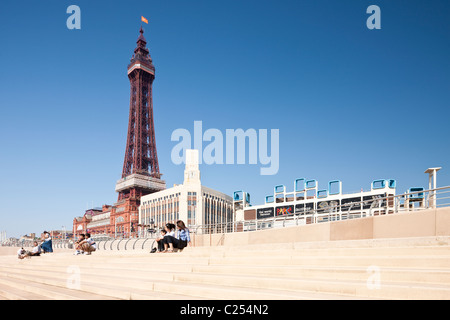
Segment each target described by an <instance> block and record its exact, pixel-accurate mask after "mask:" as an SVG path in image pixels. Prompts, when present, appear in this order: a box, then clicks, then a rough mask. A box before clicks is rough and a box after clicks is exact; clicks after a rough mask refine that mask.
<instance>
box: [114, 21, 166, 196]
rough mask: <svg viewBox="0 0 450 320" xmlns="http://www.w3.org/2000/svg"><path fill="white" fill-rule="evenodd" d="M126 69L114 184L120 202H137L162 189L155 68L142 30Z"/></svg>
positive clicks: (163, 184) (163, 186) (163, 183)
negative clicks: (122, 145) (123, 131)
mask: <svg viewBox="0 0 450 320" xmlns="http://www.w3.org/2000/svg"><path fill="white" fill-rule="evenodd" d="M139 32H140V35H139V38H138V40H137V47H136V49H134V54H133V57H132V58H131V61H130V64H129V65H128V78H129V80H130V114H129V119H128V135H127V144H126V149H125V159H124V162H123V170H122V179H120V180H119V181H118V182H117V184H116V191H117V192H119V201H120V200H124V199H133V200H139V199H140V197H142V196H143V195H146V194H149V193H152V192H155V191H159V190H162V189H165V182H164V181H163V180H161V179H160V178H161V173H160V172H159V165H158V155H157V152H156V143H155V127H154V123H153V95H152V85H153V80H154V79H155V66H154V65H153V62H152V59H151V57H150V54H149V50H148V49H147V47H146V45H147V41H146V40H145V38H144V30H143V29H142V27H141V29H140V30H139Z"/></svg>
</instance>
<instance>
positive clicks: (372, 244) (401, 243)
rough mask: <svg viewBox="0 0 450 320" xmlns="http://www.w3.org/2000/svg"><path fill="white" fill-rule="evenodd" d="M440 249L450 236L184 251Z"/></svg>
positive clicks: (252, 245)
mask: <svg viewBox="0 0 450 320" xmlns="http://www.w3.org/2000/svg"><path fill="white" fill-rule="evenodd" d="M429 246H434V247H439V246H447V247H448V246H450V236H435V237H414V238H389V239H360V240H335V241H313V242H286V243H264V244H248V245H235V246H232V245H224V246H209V245H205V246H197V247H192V246H190V247H187V248H185V249H184V251H189V250H191V249H195V250H205V251H208V250H211V249H213V250H224V251H227V250H260V249H262V250H277V249H280V248H281V247H283V248H286V249H337V248H344V249H346V248H377V247H379V248H394V247H429Z"/></svg>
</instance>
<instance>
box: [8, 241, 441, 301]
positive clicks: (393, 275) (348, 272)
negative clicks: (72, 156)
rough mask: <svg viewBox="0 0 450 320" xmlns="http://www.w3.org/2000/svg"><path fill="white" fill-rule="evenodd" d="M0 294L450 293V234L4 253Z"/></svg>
mask: <svg viewBox="0 0 450 320" xmlns="http://www.w3.org/2000/svg"><path fill="white" fill-rule="evenodd" d="M0 299H14V300H16V299H33V300H37V299H39V300H46V299H59V300H60V299H70V300H72V299H81V300H87V299H89V300H100V299H108V300H110V299H149V300H160V299H163V300H173V299H177V300H178V299H183V300H194V299H213V300H219V299H230V300H291V299H330V300H335V299H450V237H427V238H408V239H406V238H405V239H378V240H351V241H350V240H347V241H327V242H312V243H309V242H299V243H279V244H269V245H247V246H242V247H225V246H216V247H214V246H213V247H208V246H207V247H195V248H194V247H188V248H186V249H185V250H184V251H183V252H177V253H153V254H151V253H148V252H147V251H139V250H131V251H101V250H100V251H97V252H95V253H93V254H92V255H89V256H88V255H77V256H75V255H73V251H67V250H56V251H55V252H54V253H52V254H45V255H43V256H40V257H32V258H30V259H24V260H19V259H17V257H16V256H14V255H5V256H0Z"/></svg>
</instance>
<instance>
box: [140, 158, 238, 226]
mask: <svg viewBox="0 0 450 320" xmlns="http://www.w3.org/2000/svg"><path fill="white" fill-rule="evenodd" d="M177 220H183V221H184V222H185V224H186V226H188V227H189V228H190V229H191V230H192V231H193V232H197V233H202V232H204V231H205V230H203V229H204V228H209V225H214V227H216V225H220V226H221V227H225V226H226V225H230V226H231V225H232V222H233V221H234V214H233V199H232V198H231V197H230V196H229V195H226V194H224V193H222V192H219V191H216V190H213V189H211V188H208V187H205V186H202V184H201V180H200V170H199V153H198V150H186V167H185V170H184V181H183V184H180V185H175V186H173V187H172V188H169V189H166V190H162V191H159V192H155V193H152V194H149V195H146V196H143V197H142V198H141V206H140V207H139V225H140V232H141V234H147V232H148V229H150V230H152V229H153V230H154V229H155V228H157V227H163V226H164V225H165V224H166V223H168V222H171V223H173V222H175V221H177ZM199 226H202V229H198V228H199Z"/></svg>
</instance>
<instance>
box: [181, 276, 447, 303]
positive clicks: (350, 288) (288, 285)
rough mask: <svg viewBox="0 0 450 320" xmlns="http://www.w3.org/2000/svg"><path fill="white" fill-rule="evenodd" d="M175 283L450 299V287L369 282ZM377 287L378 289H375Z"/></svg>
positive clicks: (223, 279) (253, 279) (230, 279)
mask: <svg viewBox="0 0 450 320" xmlns="http://www.w3.org/2000/svg"><path fill="white" fill-rule="evenodd" d="M174 279H175V281H180V282H188V283H203V284H211V285H222V286H230V287H246V288H255V289H273V288H282V289H284V290H286V291H295V292H310V293H311V292H312V293H313V292H321V293H329V294H336V295H350V296H358V297H370V298H378V299H450V287H449V286H440V285H428V284H427V285H420V284H411V283H395V284H394V283H389V282H386V281H380V282H379V286H378V283H376V284H374V285H372V283H370V284H369V285H368V283H367V281H338V280H323V279H321V280H320V279H300V278H269V277H259V276H248V275H246V276H238V275H217V274H206V273H202V274H179V275H175V276H174ZM375 287H376V288H375Z"/></svg>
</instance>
